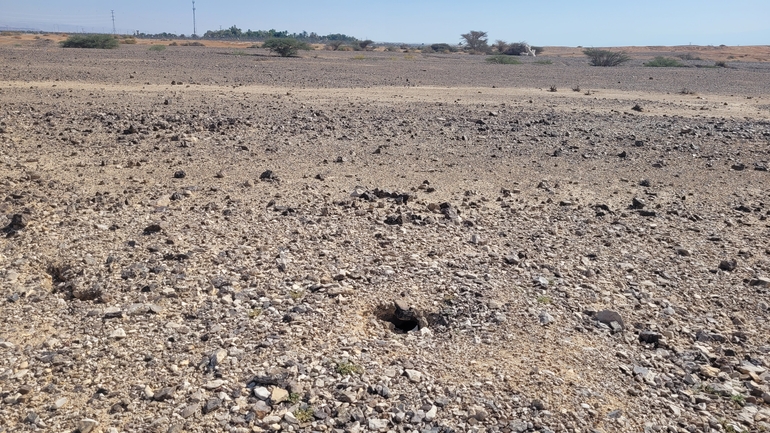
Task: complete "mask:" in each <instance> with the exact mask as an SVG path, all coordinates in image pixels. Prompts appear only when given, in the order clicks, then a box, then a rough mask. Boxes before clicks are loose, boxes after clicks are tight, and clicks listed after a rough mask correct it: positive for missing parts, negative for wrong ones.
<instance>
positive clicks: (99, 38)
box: [61, 35, 120, 49]
mask: <svg viewBox="0 0 770 433" xmlns="http://www.w3.org/2000/svg"><path fill="white" fill-rule="evenodd" d="M118 45H120V44H119V42H118V40H117V39H115V37H113V36H112V35H72V36H70V37H68V38H67V39H65V40H64V41H62V42H61V46H62V48H100V49H113V48H118Z"/></svg>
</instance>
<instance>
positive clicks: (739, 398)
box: [730, 394, 746, 406]
mask: <svg viewBox="0 0 770 433" xmlns="http://www.w3.org/2000/svg"><path fill="white" fill-rule="evenodd" d="M730 401H732V402H733V403H735V404H736V405H738V406H744V405H745V404H746V397H744V396H743V395H742V394H735V395H734V396H732V397H730Z"/></svg>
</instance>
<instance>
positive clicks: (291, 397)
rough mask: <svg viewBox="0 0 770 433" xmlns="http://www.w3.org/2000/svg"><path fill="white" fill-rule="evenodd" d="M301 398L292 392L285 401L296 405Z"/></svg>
mask: <svg viewBox="0 0 770 433" xmlns="http://www.w3.org/2000/svg"><path fill="white" fill-rule="evenodd" d="M301 397H302V396H301V395H300V394H299V393H298V392H292V393H290V394H289V397H288V398H287V400H288V401H289V403H291V404H297V403H299V399H300V398H301Z"/></svg>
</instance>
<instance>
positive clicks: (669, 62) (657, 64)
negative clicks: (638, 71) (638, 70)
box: [644, 56, 687, 68]
mask: <svg viewBox="0 0 770 433" xmlns="http://www.w3.org/2000/svg"><path fill="white" fill-rule="evenodd" d="M644 66H647V67H650V68H683V67H686V66H687V65H685V64H684V63H682V62H680V61H679V60H677V59H672V58H670V57H663V56H658V57H655V58H654V59H652V60H650V61H649V62H646V63H645V64H644Z"/></svg>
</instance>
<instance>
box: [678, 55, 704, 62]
mask: <svg viewBox="0 0 770 433" xmlns="http://www.w3.org/2000/svg"><path fill="white" fill-rule="evenodd" d="M677 57H679V58H680V59H682V60H703V59H701V58H700V57H698V56H697V55H695V54H692V53H685V54H679V55H678V56H677Z"/></svg>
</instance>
